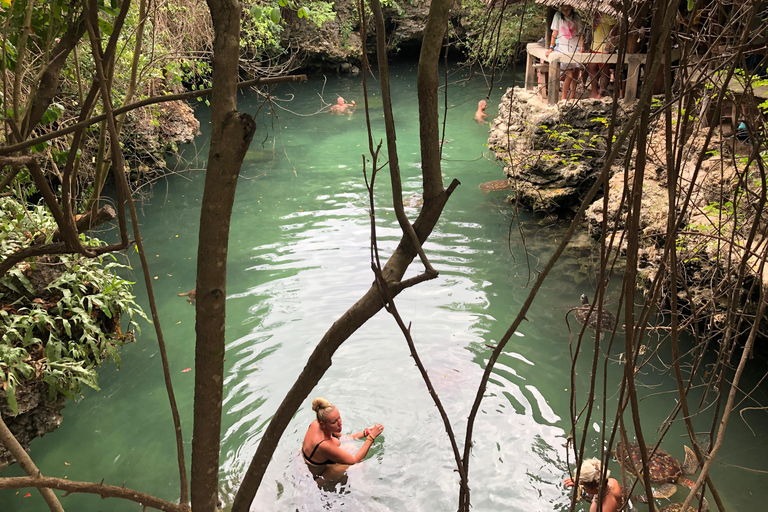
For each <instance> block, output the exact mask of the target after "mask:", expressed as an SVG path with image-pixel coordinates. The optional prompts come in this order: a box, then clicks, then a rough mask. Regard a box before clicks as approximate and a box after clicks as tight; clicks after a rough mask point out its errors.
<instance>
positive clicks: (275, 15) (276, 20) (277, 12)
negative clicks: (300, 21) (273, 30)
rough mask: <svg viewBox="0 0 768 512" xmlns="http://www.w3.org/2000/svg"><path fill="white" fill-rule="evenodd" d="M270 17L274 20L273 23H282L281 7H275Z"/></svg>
mask: <svg viewBox="0 0 768 512" xmlns="http://www.w3.org/2000/svg"><path fill="white" fill-rule="evenodd" d="M269 18H270V19H271V20H272V23H275V24H277V23H280V8H279V7H273V8H272V12H271V13H270V15H269Z"/></svg>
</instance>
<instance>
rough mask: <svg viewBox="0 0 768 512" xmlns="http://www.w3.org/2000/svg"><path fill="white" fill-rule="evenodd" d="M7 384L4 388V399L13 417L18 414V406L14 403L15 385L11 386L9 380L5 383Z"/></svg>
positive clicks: (11, 383) (11, 382)
mask: <svg viewBox="0 0 768 512" xmlns="http://www.w3.org/2000/svg"><path fill="white" fill-rule="evenodd" d="M6 382H7V383H8V384H7V385H6V387H5V399H6V400H7V401H8V407H10V408H11V412H12V413H13V415H14V416H16V415H17V414H19V404H18V403H16V385H15V384H13V381H12V380H11V379H8V380H7V381H6Z"/></svg>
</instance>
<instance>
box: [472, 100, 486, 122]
mask: <svg viewBox="0 0 768 512" xmlns="http://www.w3.org/2000/svg"><path fill="white" fill-rule="evenodd" d="M487 107H488V103H487V102H486V101H485V100H480V101H478V102H477V112H475V121H477V122H478V123H485V122H488V115H487V114H486V113H485V109H486V108H487Z"/></svg>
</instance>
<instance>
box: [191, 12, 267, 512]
mask: <svg viewBox="0 0 768 512" xmlns="http://www.w3.org/2000/svg"><path fill="white" fill-rule="evenodd" d="M208 7H209V8H210V10H211V17H212V19H213V27H214V33H215V38H214V56H213V94H212V96H211V113H212V114H211V148H210V156H209V159H208V168H207V172H206V176H205V190H204V192H203V202H202V208H201V212H200V235H199V240H198V252H197V287H196V289H197V306H196V318H197V320H196V324H195V331H196V333H197V340H196V343H195V410H194V430H193V435H192V493H191V496H192V509H193V510H195V511H196V512H212V511H213V510H214V509H215V508H216V506H217V505H218V495H219V478H218V477H219V445H220V437H221V409H222V397H223V382H224V333H225V329H224V327H225V325H224V324H225V318H226V307H225V301H226V283H227V249H228V243H229V226H230V218H231V215H232V204H233V202H234V199H235V187H236V185H237V177H238V174H239V172H240V166H241V165H242V162H243V158H244V157H245V153H246V151H247V150H248V146H249V145H250V143H251V139H252V138H253V134H254V132H255V130H256V125H255V123H254V121H253V118H252V117H251V116H250V115H248V114H242V113H240V112H237V78H238V57H239V54H240V47H239V40H240V3H239V2H238V1H236V0H208Z"/></svg>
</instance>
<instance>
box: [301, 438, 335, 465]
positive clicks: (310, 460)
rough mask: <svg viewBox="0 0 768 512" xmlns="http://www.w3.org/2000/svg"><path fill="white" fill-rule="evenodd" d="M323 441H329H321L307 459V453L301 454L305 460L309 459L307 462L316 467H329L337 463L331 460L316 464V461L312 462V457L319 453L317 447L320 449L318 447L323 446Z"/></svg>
mask: <svg viewBox="0 0 768 512" xmlns="http://www.w3.org/2000/svg"><path fill="white" fill-rule="evenodd" d="M323 441H327V439H323V440H322V441H320V442H319V443H317V444H316V445H315V448H314V449H313V450H312V453H310V454H309V457H307V454H306V453H304V451H303V450H302V451H301V454H302V455H304V458H305V459H307V462H309V463H311V464H314V465H315V466H325V465H327V464H336V463H335V462H334V461H332V460H331V459H328V460H326V461H325V462H315V461H313V460H312V456H313V455H314V454H315V452H316V451H317V447H318V446H320V445H321V444H323Z"/></svg>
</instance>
